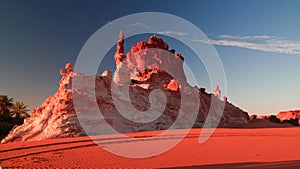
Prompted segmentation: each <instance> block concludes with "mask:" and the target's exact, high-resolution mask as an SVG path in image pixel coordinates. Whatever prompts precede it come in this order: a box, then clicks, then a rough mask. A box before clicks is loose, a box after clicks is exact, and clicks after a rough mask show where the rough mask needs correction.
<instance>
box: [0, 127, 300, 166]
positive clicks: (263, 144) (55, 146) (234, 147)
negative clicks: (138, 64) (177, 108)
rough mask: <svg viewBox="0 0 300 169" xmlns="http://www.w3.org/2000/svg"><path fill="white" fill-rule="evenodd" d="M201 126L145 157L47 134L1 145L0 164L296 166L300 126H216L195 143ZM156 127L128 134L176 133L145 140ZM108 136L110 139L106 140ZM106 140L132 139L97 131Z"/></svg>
mask: <svg viewBox="0 0 300 169" xmlns="http://www.w3.org/2000/svg"><path fill="white" fill-rule="evenodd" d="M200 131H201V129H193V130H191V131H190V133H189V134H188V136H187V137H185V139H184V140H183V142H181V143H180V144H178V145H177V146H176V147H175V148H173V149H171V150H170V151H168V152H166V153H163V154H161V155H157V156H154V157H150V158H146V159H132V158H124V157H120V156H117V155H114V154H111V153H109V152H107V151H105V150H103V149H101V148H100V147H98V146H97V145H96V144H94V142H93V141H91V139H90V138H89V137H79V138H66V139H52V140H45V141H32V142H19V143H9V144H2V145H0V166H6V167H24V168H28V167H48V168H58V167H59V168H61V167H68V168H70V167H82V168H120V167H122V168H123V167H127V168H128V167H133V168H169V167H187V166H189V167H191V168H253V169H254V168H255V169H257V168H282V169H283V168H300V146H299V142H300V128H276V129H275V128H271V129H217V130H216V132H215V133H214V135H213V136H212V137H211V138H210V139H209V140H208V141H207V142H205V143H204V144H199V143H198V139H199V133H200ZM159 132H160V131H155V132H142V133H132V134H129V135H130V136H132V137H136V138H137V139H140V141H150V142H152V143H153V144H160V143H161V142H162V141H164V142H166V141H170V140H171V139H172V138H174V137H176V135H177V134H178V131H176V130H175V131H172V134H171V135H168V136H165V137H164V138H161V139H154V140H150V139H149V140H147V138H150V137H149V136H151V135H156V134H157V133H159ZM112 137H113V139H111V138H112ZM97 139H100V140H105V139H109V142H107V144H125V145H128V147H129V148H130V149H131V150H134V148H135V147H134V143H132V142H130V141H129V142H128V140H127V141H126V140H125V141H120V140H119V139H118V136H101V137H97Z"/></svg>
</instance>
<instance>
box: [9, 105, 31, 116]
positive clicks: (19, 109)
mask: <svg viewBox="0 0 300 169" xmlns="http://www.w3.org/2000/svg"><path fill="white" fill-rule="evenodd" d="M28 111H29V110H28V109H27V105H25V104H24V103H23V102H16V103H14V104H13V105H12V107H11V114H12V117H14V118H27V117H29V114H28V113H27V112H28Z"/></svg>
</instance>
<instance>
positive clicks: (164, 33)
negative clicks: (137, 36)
mask: <svg viewBox="0 0 300 169" xmlns="http://www.w3.org/2000/svg"><path fill="white" fill-rule="evenodd" d="M157 33H159V34H162V35H175V36H179V37H184V36H187V35H188V33H186V32H176V31H163V32H157Z"/></svg>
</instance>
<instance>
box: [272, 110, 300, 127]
mask: <svg viewBox="0 0 300 169" xmlns="http://www.w3.org/2000/svg"><path fill="white" fill-rule="evenodd" d="M277 118H278V119H280V120H281V121H284V120H294V121H295V120H296V121H298V125H299V124H300V110H290V111H283V112H279V113H278V114H277Z"/></svg>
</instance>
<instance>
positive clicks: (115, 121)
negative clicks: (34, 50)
mask: <svg viewBox="0 0 300 169" xmlns="http://www.w3.org/2000/svg"><path fill="white" fill-rule="evenodd" d="M123 44H124V35H123V33H121V34H120V38H119V41H118V45H117V51H116V54H115V57H114V58H115V61H116V71H115V73H114V75H112V73H111V72H109V71H104V72H103V73H102V75H101V76H96V77H95V76H87V75H84V74H82V73H77V72H74V71H73V65H72V64H67V65H66V67H65V69H63V70H61V71H60V73H61V75H62V79H61V80H60V86H59V89H58V91H57V92H56V93H55V94H54V95H53V96H51V97H49V98H47V99H46V100H45V101H44V103H43V104H42V105H41V106H40V107H39V108H37V109H35V110H33V112H32V113H31V117H30V118H27V119H26V120H25V122H24V124H23V125H21V126H18V127H16V128H14V129H13V130H12V131H11V132H10V134H9V135H8V136H7V137H6V138H5V139H3V140H2V143H7V142H12V141H26V140H41V139H49V138H59V137H77V136H82V135H87V134H88V135H98V134H107V133H112V132H111V130H105V129H106V128H107V124H109V125H110V127H111V128H113V129H114V130H115V131H117V132H120V133H126V132H136V131H150V130H160V129H168V128H169V127H170V126H172V125H173V123H175V121H176V119H180V122H179V123H176V125H175V127H173V128H187V127H188V126H189V125H191V126H192V127H203V125H204V122H205V119H206V117H207V115H208V113H209V111H210V110H213V111H211V112H212V113H214V110H217V109H218V108H220V105H224V112H223V115H222V117H221V121H220V123H219V125H218V127H240V126H242V125H244V124H246V123H248V120H249V116H248V114H247V113H246V112H244V111H243V110H241V109H239V108H238V107H235V106H234V105H232V104H231V103H229V102H228V101H227V99H226V100H225V99H220V95H218V96H217V97H216V96H215V95H213V94H208V93H206V92H205V89H203V88H201V89H198V88H196V87H191V86H190V85H189V84H188V83H187V82H186V77H185V75H184V71H183V61H184V59H183V56H181V55H180V54H176V53H175V50H173V49H172V50H169V49H168V48H169V47H168V45H167V43H166V42H164V41H163V40H162V39H161V38H157V37H156V36H151V37H150V39H149V41H148V42H146V41H143V42H139V43H137V44H136V45H134V46H133V47H132V48H131V50H130V52H128V53H127V54H126V55H125V54H124V46H123ZM74 84H80V85H79V86H76V85H74ZM91 86H95V88H94V89H91ZM123 89H124V90H123ZM156 89H158V90H156ZM116 90H117V92H116ZM218 90H219V89H218ZM124 91H125V92H127V93H125V92H124ZM156 91H158V92H156ZM161 92H162V93H163V94H162V93H161ZM183 93H184V95H182V94H183ZM195 94H196V95H197V96H198V97H199V100H197V99H193V97H192V96H194V95H195ZM127 96H128V97H129V100H128V99H127V98H126V97H127ZM182 99H191V100H189V101H188V102H187V104H182ZM75 100H76V101H77V102H78V101H79V103H80V104H81V105H80V106H79V108H78V107H77V108H76V109H75V107H76V106H75V105H74V104H75V103H77V102H75ZM212 100H215V102H212ZM118 101H119V103H121V104H120V105H119V106H118V105H117V102H118ZM195 102H197V104H195ZM211 103H214V104H211ZM95 104H96V105H97V106H96V108H95V106H94V105H95ZM153 105H154V106H153ZM195 105H199V106H198V107H196V120H195V119H194V120H193V119H192V120H191V119H189V117H191V116H189V113H191V111H193V110H194V109H195ZM120 109H122V110H125V113H127V114H126V117H124V116H123V114H122V113H120V111H119V110H120ZM133 109H134V111H135V113H133V112H131V111H133ZM99 110H100V111H99ZM127 110H128V111H127ZM180 111H183V115H181V116H180V117H179V114H180ZM99 112H101V115H99ZM136 112H138V113H136ZM140 112H149V113H148V114H147V113H146V114H145V113H144V114H143V113H140ZM157 112H159V114H158V115H157ZM142 114H143V116H142ZM100 116H101V118H99V117H100ZM142 117H147V118H149V119H152V120H151V121H147V122H145V123H143V122H141V119H142ZM82 124H84V129H83V127H82V126H83V125H82ZM186 124H189V125H186ZM99 126H100V127H99ZM101 126H103V127H101ZM104 130H105V131H104Z"/></svg>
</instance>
